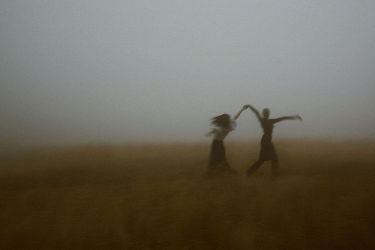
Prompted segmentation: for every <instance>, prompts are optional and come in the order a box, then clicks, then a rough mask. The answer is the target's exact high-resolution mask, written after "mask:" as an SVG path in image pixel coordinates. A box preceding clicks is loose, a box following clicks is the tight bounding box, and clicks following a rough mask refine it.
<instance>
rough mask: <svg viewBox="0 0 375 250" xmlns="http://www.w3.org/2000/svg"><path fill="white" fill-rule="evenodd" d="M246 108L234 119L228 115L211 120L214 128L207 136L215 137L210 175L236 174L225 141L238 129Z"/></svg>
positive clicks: (209, 164)
mask: <svg viewBox="0 0 375 250" xmlns="http://www.w3.org/2000/svg"><path fill="white" fill-rule="evenodd" d="M246 108H247V107H246V106H243V107H242V109H241V110H240V111H239V112H238V113H237V114H236V115H235V116H234V117H233V119H232V118H231V117H230V115H228V114H222V115H219V116H216V117H214V118H212V119H211V124H212V125H213V126H214V128H213V129H212V130H211V131H210V132H209V133H207V134H206V135H207V136H213V140H212V144H211V152H210V156H209V163H208V169H207V174H208V175H212V174H216V173H219V172H226V173H235V171H234V170H233V169H232V168H231V167H230V165H229V163H228V161H227V157H226V154H225V147H224V142H223V141H224V139H225V137H226V136H227V135H228V134H229V132H231V131H232V130H234V129H235V128H236V120H237V118H238V117H240V115H241V113H242V112H243V111H244V110H245V109H246Z"/></svg>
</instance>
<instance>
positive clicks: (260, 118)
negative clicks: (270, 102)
mask: <svg viewBox="0 0 375 250" xmlns="http://www.w3.org/2000/svg"><path fill="white" fill-rule="evenodd" d="M246 106H247V107H248V108H249V109H251V111H253V113H254V114H255V116H256V117H257V118H258V120H259V122H260V121H261V120H262V117H261V116H260V114H259V111H258V110H257V109H256V108H254V107H253V106H251V105H249V104H248V105H246Z"/></svg>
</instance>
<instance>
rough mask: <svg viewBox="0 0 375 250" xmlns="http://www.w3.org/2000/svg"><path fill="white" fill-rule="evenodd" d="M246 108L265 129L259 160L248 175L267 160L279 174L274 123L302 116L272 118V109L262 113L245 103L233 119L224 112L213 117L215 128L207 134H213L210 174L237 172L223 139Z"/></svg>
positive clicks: (275, 173)
mask: <svg viewBox="0 0 375 250" xmlns="http://www.w3.org/2000/svg"><path fill="white" fill-rule="evenodd" d="M246 109H250V110H251V111H253V113H254V114H255V116H256V117H257V118H258V121H259V123H260V125H261V127H262V129H263V136H262V140H261V142H260V145H261V149H260V153H259V157H258V160H257V161H256V162H254V163H253V165H251V166H250V168H248V169H247V171H246V175H247V176H250V175H252V174H253V173H254V172H255V171H256V170H257V169H258V168H259V167H260V166H261V165H262V164H263V163H264V162H265V161H271V164H272V173H273V175H274V176H276V175H277V174H278V157H277V154H276V150H275V147H274V146H273V143H272V132H273V127H274V124H275V123H278V122H281V121H284V120H300V121H302V118H301V117H300V116H299V115H294V116H283V117H279V118H276V119H270V110H269V109H268V108H265V109H263V111H262V114H260V113H259V111H258V110H257V109H256V108H254V107H253V106H251V105H245V106H243V107H242V109H241V110H240V111H239V112H238V113H237V114H236V115H235V116H234V117H233V119H232V118H231V117H230V115H228V114H222V115H219V116H216V117H214V118H212V119H211V124H212V125H213V126H214V128H213V129H212V130H211V131H210V132H209V133H208V134H207V135H208V136H213V141H212V144H211V152H210V159H209V164H208V175H213V174H218V173H235V170H233V169H232V168H231V167H230V165H229V164H228V161H227V158H226V154H225V147H224V143H223V141H224V139H225V137H226V136H227V135H228V134H229V132H231V131H232V130H234V129H235V128H236V120H237V119H238V118H239V117H240V115H241V113H242V112H243V111H244V110H246Z"/></svg>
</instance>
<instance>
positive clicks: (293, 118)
mask: <svg viewBox="0 0 375 250" xmlns="http://www.w3.org/2000/svg"><path fill="white" fill-rule="evenodd" d="M270 120H271V121H272V122H273V123H277V122H281V121H285V120H300V121H302V117H301V116H299V115H293V116H282V117H279V118H275V119H270Z"/></svg>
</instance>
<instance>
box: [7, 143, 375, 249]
mask: <svg viewBox="0 0 375 250" xmlns="http://www.w3.org/2000/svg"><path fill="white" fill-rule="evenodd" d="M275 144H276V148H277V150H278V153H279V157H280V176H279V177H278V178H277V179H272V178H271V177H270V166H269V165H268V164H266V165H264V166H262V167H261V168H260V169H259V172H257V173H256V174H255V175H254V176H252V177H250V178H247V177H245V176H244V175H243V174H244V171H245V169H246V168H247V167H248V166H249V165H250V164H251V163H252V162H253V161H254V160H255V159H256V157H257V152H258V149H259V148H258V145H257V144H256V143H255V144H243V143H234V142H232V143H227V145H226V147H227V155H228V160H229V161H230V163H231V165H232V167H233V168H234V169H236V170H237V171H238V172H239V174H238V175H237V176H222V177H218V178H213V179H206V178H204V177H203V175H204V172H205V169H206V164H207V158H208V152H209V144H208V143H207V144H169V145H166V144H164V145H157V144H154V145H129V146H80V147H66V148H64V147H56V148H47V149H30V150H22V151H17V152H15V151H13V152H10V151H8V152H3V153H2V154H1V167H0V195H1V200H0V223H1V227H0V249H371V248H372V249H375V143H374V142H359V141H357V142H341V143H339V142H328V141H327V142H323V141H310V142H307V141H299V140H294V141H276V142H275Z"/></svg>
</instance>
